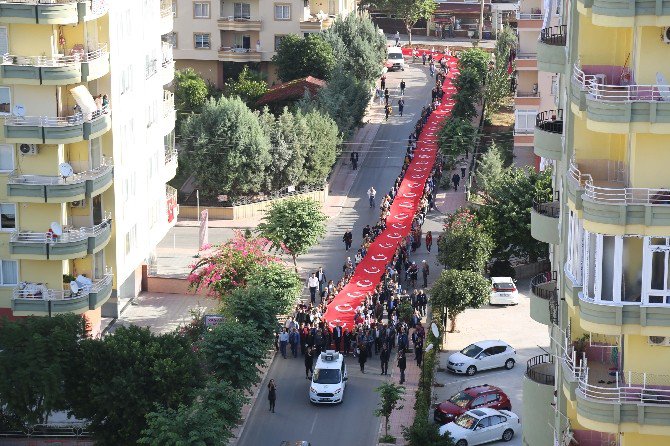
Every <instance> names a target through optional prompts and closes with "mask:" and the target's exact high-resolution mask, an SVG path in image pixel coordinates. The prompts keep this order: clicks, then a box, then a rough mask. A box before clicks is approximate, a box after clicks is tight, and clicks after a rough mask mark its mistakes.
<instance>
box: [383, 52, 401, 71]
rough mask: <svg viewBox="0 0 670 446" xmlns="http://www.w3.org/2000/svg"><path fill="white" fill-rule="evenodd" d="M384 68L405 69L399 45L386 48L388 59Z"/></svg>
mask: <svg viewBox="0 0 670 446" xmlns="http://www.w3.org/2000/svg"><path fill="white" fill-rule="evenodd" d="M386 68H388V70H389V71H391V70H402V71H405V59H404V57H403V55H402V49H401V48H399V47H395V46H392V47H389V48H388V59H387V60H386Z"/></svg>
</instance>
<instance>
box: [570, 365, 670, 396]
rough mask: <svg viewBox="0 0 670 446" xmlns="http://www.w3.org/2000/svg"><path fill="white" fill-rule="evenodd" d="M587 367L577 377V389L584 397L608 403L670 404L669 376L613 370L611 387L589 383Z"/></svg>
mask: <svg viewBox="0 0 670 446" xmlns="http://www.w3.org/2000/svg"><path fill="white" fill-rule="evenodd" d="M589 373H590V370H589V369H588V368H587V369H586V370H585V373H584V374H582V375H581V377H580V379H579V389H580V390H581V392H582V393H583V395H584V397H585V398H588V399H591V400H598V401H605V402H608V403H616V404H623V403H630V404H662V405H668V404H670V376H668V375H655V374H651V373H641V372H630V371H629V372H627V373H626V372H624V373H623V374H620V373H619V372H618V371H613V372H612V374H613V378H612V383H613V385H612V387H605V386H602V385H595V384H591V383H589Z"/></svg>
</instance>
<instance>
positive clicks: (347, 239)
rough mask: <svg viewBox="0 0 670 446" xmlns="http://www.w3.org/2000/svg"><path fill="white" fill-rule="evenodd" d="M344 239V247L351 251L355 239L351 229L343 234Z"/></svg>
mask: <svg viewBox="0 0 670 446" xmlns="http://www.w3.org/2000/svg"><path fill="white" fill-rule="evenodd" d="M370 189H372V188H370ZM369 195H370V191H368V196H369ZM342 241H343V242H344V249H345V250H347V251H349V248H351V243H352V242H353V241H354V234H353V233H352V232H351V231H347V232H345V233H344V235H343V236H342Z"/></svg>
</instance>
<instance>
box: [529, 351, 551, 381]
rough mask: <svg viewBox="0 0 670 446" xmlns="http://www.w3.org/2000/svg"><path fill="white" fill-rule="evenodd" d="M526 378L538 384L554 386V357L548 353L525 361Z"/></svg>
mask: <svg viewBox="0 0 670 446" xmlns="http://www.w3.org/2000/svg"><path fill="white" fill-rule="evenodd" d="M526 376H527V377H528V379H530V380H532V381H535V382H536V383H538V384H546V385H548V386H553V385H554V357H553V356H552V355H550V354H548V353H544V354H542V355H538V356H534V357H532V358H530V359H529V360H528V361H526Z"/></svg>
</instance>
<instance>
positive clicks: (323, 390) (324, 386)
mask: <svg viewBox="0 0 670 446" xmlns="http://www.w3.org/2000/svg"><path fill="white" fill-rule="evenodd" d="M347 379H348V378H347V365H346V364H345V363H344V357H343V356H342V355H341V354H339V353H337V352H336V351H334V350H326V351H325V352H323V353H321V355H319V359H317V360H316V367H314V373H312V382H311V385H310V386H309V401H310V402H312V403H316V404H337V403H341V402H342V399H343V398H344V388H345V387H346V381H347Z"/></svg>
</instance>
